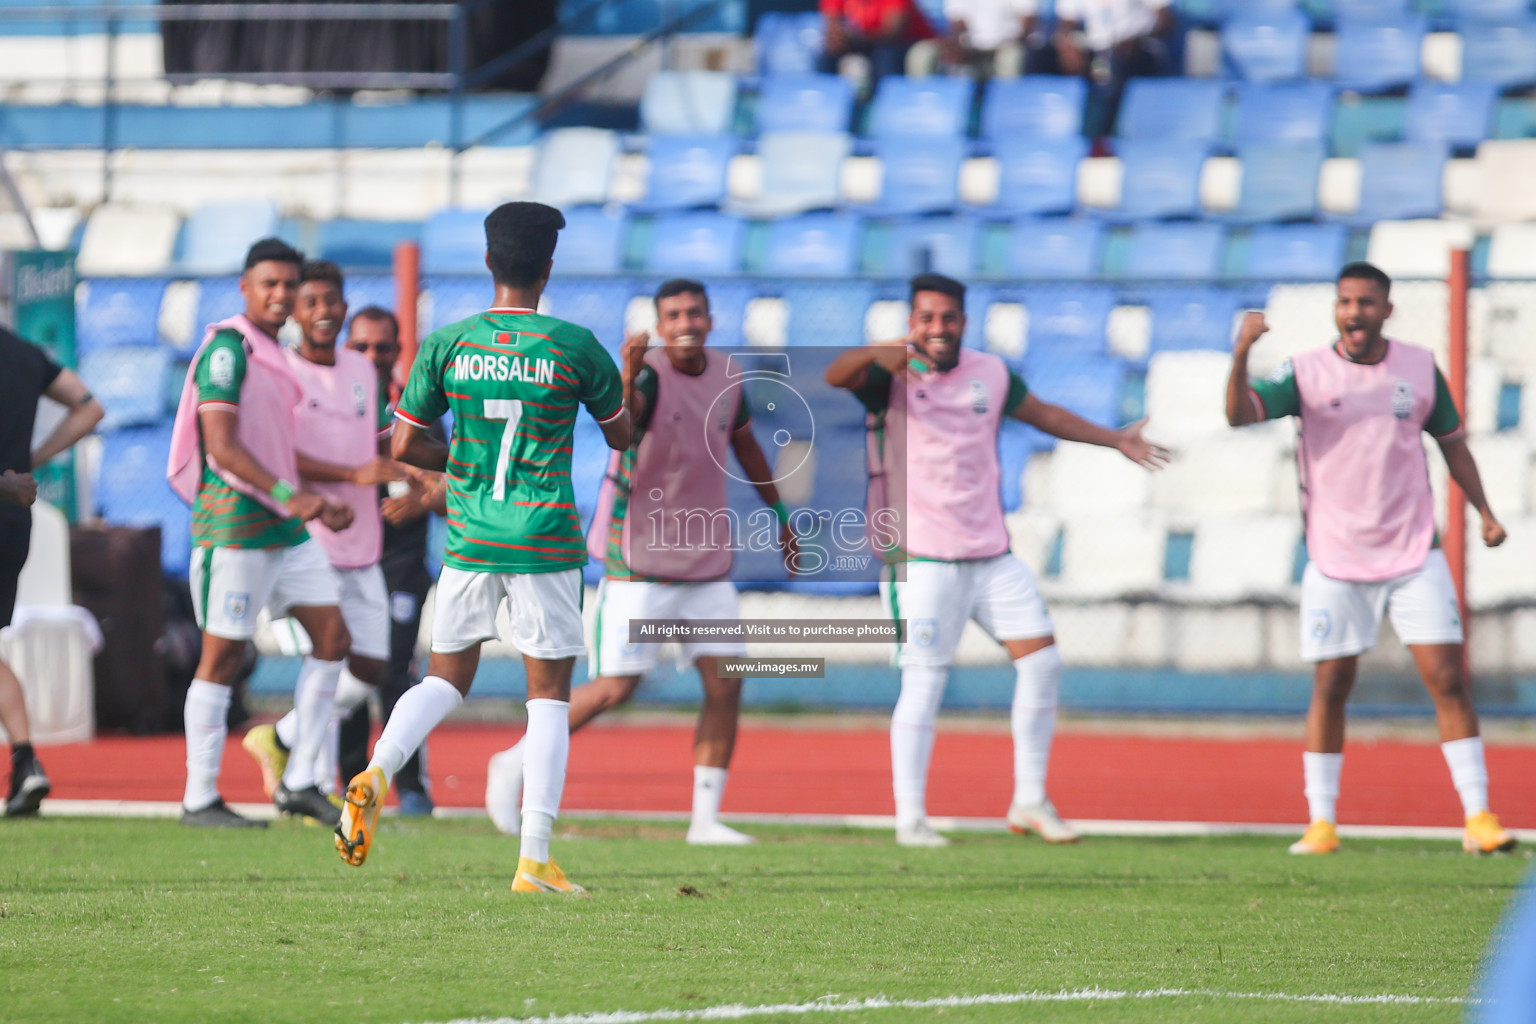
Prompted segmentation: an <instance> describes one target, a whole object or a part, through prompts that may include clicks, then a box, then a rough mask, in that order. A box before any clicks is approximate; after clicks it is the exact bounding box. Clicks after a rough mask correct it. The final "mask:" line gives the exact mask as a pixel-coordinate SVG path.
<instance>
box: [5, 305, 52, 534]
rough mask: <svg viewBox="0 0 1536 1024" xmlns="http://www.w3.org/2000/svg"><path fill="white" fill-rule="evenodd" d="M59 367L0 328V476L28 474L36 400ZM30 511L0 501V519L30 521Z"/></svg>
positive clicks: (46, 388) (40, 352)
mask: <svg viewBox="0 0 1536 1024" xmlns="http://www.w3.org/2000/svg"><path fill="white" fill-rule="evenodd" d="M60 372H62V371H61V367H60V366H59V364H58V363H55V362H54V361H53V360H52V359H50V358H49V357H48V353H46V352H44V351H43V350H42V349H40V348H38V347H37V346H36V345H33V344H32V343H31V342H28V341H25V340H23V339H22V338H19V337H17V336H16V335H15V334H12V333H11V332H10V331H8V330H6V329H5V328H3V327H0V473H3V472H5V471H6V470H8V469H9V470H12V471H13V472H17V473H30V472H32V430H33V427H34V425H35V424H36V422H37V401H38V399H39V398H41V397H42V396H43V392H44V391H47V390H48V387H49V385H51V384H52V383H53V381H54V378H56V377H58V375H59V374H60ZM31 515H32V513H31V510H30V509H26V508H22V507H21V506H20V505H13V504H11V503H10V502H8V501H0V516H9V517H11V518H13V519H28V520H30V519H31Z"/></svg>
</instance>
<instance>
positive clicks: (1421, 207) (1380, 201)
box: [1348, 142, 1446, 224]
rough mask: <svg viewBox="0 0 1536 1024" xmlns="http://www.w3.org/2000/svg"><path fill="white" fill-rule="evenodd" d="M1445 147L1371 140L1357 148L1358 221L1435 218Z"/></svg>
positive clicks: (1356, 217)
mask: <svg viewBox="0 0 1536 1024" xmlns="http://www.w3.org/2000/svg"><path fill="white" fill-rule="evenodd" d="M1445 161H1446V149H1445V147H1444V146H1443V145H1439V144H1436V143H1428V142H1370V143H1367V144H1366V145H1364V146H1362V147H1360V207H1359V209H1357V210H1356V211H1355V213H1354V215H1353V217H1351V218H1348V219H1349V220H1351V221H1353V222H1354V223H1358V224H1372V223H1374V222H1376V221H1378V220H1411V219H1413V218H1416V217H1438V216H1440V206H1441V195H1442V192H1441V188H1442V185H1441V179H1442V175H1443V174H1444V172H1445Z"/></svg>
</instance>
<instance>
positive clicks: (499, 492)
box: [485, 398, 523, 501]
mask: <svg viewBox="0 0 1536 1024" xmlns="http://www.w3.org/2000/svg"><path fill="white" fill-rule="evenodd" d="M485 418H486V419H488V420H505V421H506V426H504V427H502V428H501V447H500V449H498V451H497V452H496V484H495V486H494V487H493V488H492V489H491V500H492V501H504V500H506V497H507V467H508V465H509V464H510V463H511V461H512V438H513V437H514V436H516V434H517V423H518V421H519V420H521V419H522V418H523V403H522V401H521V400H520V399H516V398H487V399H486V400H485Z"/></svg>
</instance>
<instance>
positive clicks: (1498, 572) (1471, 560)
mask: <svg viewBox="0 0 1536 1024" xmlns="http://www.w3.org/2000/svg"><path fill="white" fill-rule="evenodd" d="M1494 511H1495V512H1497V511H1498V509H1497V508H1495V509H1494ZM1500 522H1502V523H1503V524H1504V528H1505V529H1506V530H1508V531H1509V539H1508V540H1506V541H1505V542H1504V543H1503V544H1502V545H1501V546H1499V547H1496V548H1488V547H1484V546H1483V543H1482V541H1481V540H1479V539H1478V533H1477V523H1478V520H1477V514H1476V513H1471V514H1469V515H1468V516H1467V600H1468V603H1470V604H1471V605H1472V607H1473V608H1474V609H1483V608H1490V607H1493V606H1495V605H1500V604H1506V603H1509V602H1525V601H1529V600H1530V598H1531V566H1532V565H1533V564H1536V519H1530V518H1515V517H1508V518H1505V519H1502V520H1500Z"/></svg>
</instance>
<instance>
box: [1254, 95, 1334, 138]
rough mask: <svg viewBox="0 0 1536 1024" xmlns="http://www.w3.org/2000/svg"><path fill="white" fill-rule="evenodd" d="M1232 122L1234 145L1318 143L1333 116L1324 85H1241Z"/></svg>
mask: <svg viewBox="0 0 1536 1024" xmlns="http://www.w3.org/2000/svg"><path fill="white" fill-rule="evenodd" d="M1236 94H1237V105H1236V108H1235V110H1234V114H1233V118H1232V138H1233V141H1234V142H1238V143H1244V142H1282V141H1288V140H1295V141H1303V142H1322V141H1325V140H1326V139H1327V138H1328V125H1329V122H1330V120H1331V118H1332V114H1333V86H1331V85H1329V84H1328V83H1327V82H1318V81H1307V82H1244V83H1242V84H1240V85H1238V87H1237V90H1236Z"/></svg>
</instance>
